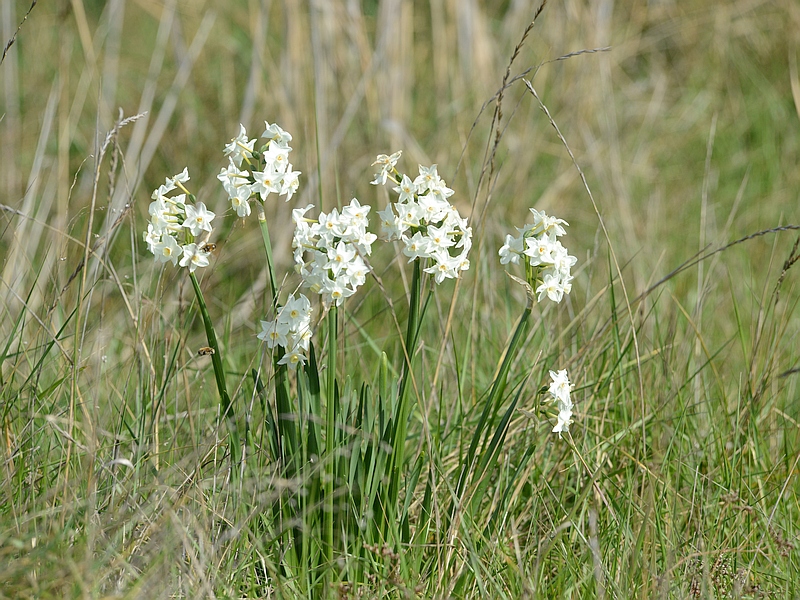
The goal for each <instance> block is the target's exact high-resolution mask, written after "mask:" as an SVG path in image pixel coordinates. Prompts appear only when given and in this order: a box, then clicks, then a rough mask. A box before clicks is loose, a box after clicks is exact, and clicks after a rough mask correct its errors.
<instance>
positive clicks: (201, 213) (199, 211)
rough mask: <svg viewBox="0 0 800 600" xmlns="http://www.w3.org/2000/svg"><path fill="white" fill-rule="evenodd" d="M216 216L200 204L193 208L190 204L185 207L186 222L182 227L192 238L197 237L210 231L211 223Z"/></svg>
mask: <svg viewBox="0 0 800 600" xmlns="http://www.w3.org/2000/svg"><path fill="white" fill-rule="evenodd" d="M216 216H217V215H216V214H214V213H213V212H211V211H210V210H208V209H207V208H206V205H205V204H203V203H202V202H198V203H197V204H195V205H194V206H192V205H191V204H187V205H186V220H185V221H184V222H183V226H184V227H186V228H187V229H188V230H189V231H190V232H191V233H192V235H193V236H195V237H197V236H198V235H200V232H201V231H208V232H210V231H211V221H213V220H214V217H216Z"/></svg>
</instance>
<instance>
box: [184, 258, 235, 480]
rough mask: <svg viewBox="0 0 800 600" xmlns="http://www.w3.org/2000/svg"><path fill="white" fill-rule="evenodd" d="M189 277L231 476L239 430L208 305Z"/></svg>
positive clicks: (193, 279) (191, 277)
mask: <svg viewBox="0 0 800 600" xmlns="http://www.w3.org/2000/svg"><path fill="white" fill-rule="evenodd" d="M189 278H190V279H191V280H192V286H193V287H194V293H195V296H197V304H198V306H199V307H200V315H201V316H202V317H203V325H205V328H206V337H207V338H208V345H209V346H210V347H211V348H213V349H214V352H213V354H212V355H211V363H212V364H213V365H214V377H215V379H216V380H217V391H218V392H219V408H220V419H221V420H224V421H225V422H226V423H227V425H228V431H229V432H230V443H229V447H230V451H231V464H232V465H233V468H232V469H231V473H233V476H235V474H236V469H237V467H238V465H239V432H238V431H237V429H236V421H235V419H234V418H233V410H232V409H231V399H230V396H228V390H227V388H226V387H225V371H224V370H223V368H222V356H221V354H220V351H219V344H218V343H217V334H216V333H215V332H214V325H213V324H212V323H211V317H210V316H209V314H208V307H207V306H206V301H205V299H204V298H203V292H202V291H201V290H200V284H199V283H198V281H197V277H196V276H195V274H194V273H189Z"/></svg>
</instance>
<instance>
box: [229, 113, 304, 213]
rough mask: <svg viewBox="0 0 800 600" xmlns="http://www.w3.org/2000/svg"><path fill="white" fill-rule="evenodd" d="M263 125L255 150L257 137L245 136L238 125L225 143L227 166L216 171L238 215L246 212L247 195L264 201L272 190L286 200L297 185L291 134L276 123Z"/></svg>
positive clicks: (248, 209) (295, 189) (247, 208)
mask: <svg viewBox="0 0 800 600" xmlns="http://www.w3.org/2000/svg"><path fill="white" fill-rule="evenodd" d="M265 125H266V129H265V130H264V133H262V134H261V138H262V139H265V140H266V142H265V143H264V144H263V145H262V146H261V147H260V149H258V150H256V149H255V147H256V141H257V140H255V139H252V140H251V139H249V138H248V137H247V131H246V130H245V128H244V125H241V124H240V125H239V135H237V136H236V137H235V138H233V139H232V140H231V141H230V143H228V144H227V145H226V146H225V156H227V157H228V166H227V167H225V168H223V169H222V170H221V171H220V173H219V175H217V179H219V180H220V182H221V183H222V187H224V188H225V192H226V193H227V194H228V198H229V199H230V201H231V207H232V208H233V210H235V211H236V214H237V215H239V216H240V217H242V218H244V217H247V216H248V215H250V200H251V198H257V199H260V200H261V201H264V200H266V199H267V198H268V197H269V195H270V194H276V195H278V196H286V201H287V202H288V201H289V200H290V199H291V198H292V196H293V195H294V193H295V192H296V191H297V188H298V185H299V176H300V172H299V171H295V170H293V169H292V165H291V163H290V162H289V153H290V152H291V151H292V148H291V147H290V146H289V142H291V141H292V136H291V135H290V134H289V133H287V132H286V131H284V130H283V129H281V128H280V127H279V126H278V125H276V124H270V123H269V122H265Z"/></svg>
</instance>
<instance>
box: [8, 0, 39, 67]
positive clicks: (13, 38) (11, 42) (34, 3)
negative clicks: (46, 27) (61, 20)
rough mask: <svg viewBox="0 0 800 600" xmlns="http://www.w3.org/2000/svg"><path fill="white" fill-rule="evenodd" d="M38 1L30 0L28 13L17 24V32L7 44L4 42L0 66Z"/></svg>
mask: <svg viewBox="0 0 800 600" xmlns="http://www.w3.org/2000/svg"><path fill="white" fill-rule="evenodd" d="M38 1H39V0H31V6H30V8H29V9H28V12H26V13H25V16H24V17H22V21H20V22H19V25H18V26H17V30H16V31H15V32H14V35H12V36H11V39H10V40H8V42H6V46H5V48H3V57H2V58H0V65H2V64H3V61H4V60H5V59H6V54H8V51H9V50H10V49H11V46H13V45H14V42H16V41H17V34H18V33H19V32H20V29H22V26H23V25H24V24H25V21H27V20H28V15H30V14H31V11H32V10H33V7H34V6H36V3H37V2H38Z"/></svg>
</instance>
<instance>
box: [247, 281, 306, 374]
mask: <svg viewBox="0 0 800 600" xmlns="http://www.w3.org/2000/svg"><path fill="white" fill-rule="evenodd" d="M311 312H312V310H311V302H310V301H309V300H308V298H306V297H305V296H304V295H303V294H300V295H299V296H298V297H297V298H295V297H294V294H292V295H290V296H289V299H288V300H287V301H286V304H284V305H283V306H282V307H280V308H279V309H278V314H277V316H276V318H275V319H273V320H272V321H261V333H259V334H258V339H260V340H263V341H265V342H266V343H267V347H268V348H275V346H279V347H280V348H282V349H283V351H284V354H283V356H282V357H281V359H280V360H279V361H278V364H280V365H284V364H285V365H288V366H289V368H290V369H292V370H295V369H297V367H298V365H304V364H305V362H306V353H307V352H308V347H309V344H310V342H311Z"/></svg>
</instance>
